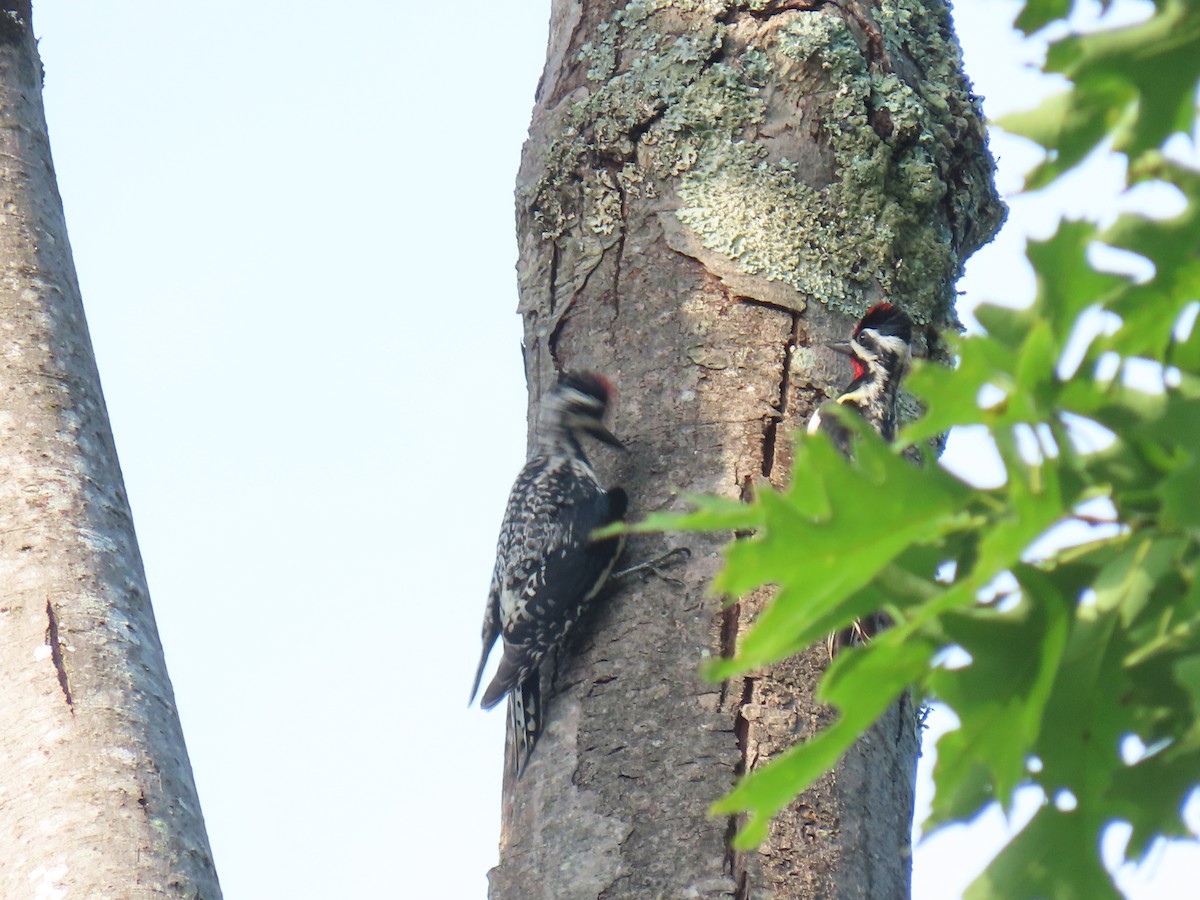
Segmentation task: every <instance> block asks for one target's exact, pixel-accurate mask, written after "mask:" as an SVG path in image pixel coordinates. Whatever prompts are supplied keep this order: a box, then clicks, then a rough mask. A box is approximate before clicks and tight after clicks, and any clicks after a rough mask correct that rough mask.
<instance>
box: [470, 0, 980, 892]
mask: <svg viewBox="0 0 1200 900" xmlns="http://www.w3.org/2000/svg"><path fill="white" fill-rule="evenodd" d="M992 171H993V164H992V160H991V158H990V156H989V155H988V153H987V149H986V143H985V138H984V131H983V126H982V124H981V121H980V116H979V110H978V107H977V104H976V102H975V99H974V98H973V96H972V95H971V93H970V88H969V85H968V83H967V82H966V80H965V79H964V77H963V75H962V73H961V63H960V58H959V49H958V45H957V42H956V40H955V38H954V36H953V32H952V29H951V26H950V22H949V16H948V11H947V8H946V4H945V3H944V2H941V0H910V2H907V3H900V4H898V3H895V2H876V3H869V2H865V0H859V2H856V0H845V2H841V3H832V2H821V0H811V2H803V0H791V2H787V0H783V2H763V0H757V2H745V3H741V4H737V3H732V2H721V0H695V2H686V3H684V2H674V3H669V2H666V0H630V2H627V3H620V2H595V0H587V2H579V0H554V2H553V8H552V13H551V24H550V46H549V56H548V61H547V64H546V69H545V72H544V74H543V76H542V80H541V83H540V84H539V86H538V92H537V103H536V108H535V110H534V115H533V123H532V127H531V130H530V137H529V141H528V143H527V144H526V147H525V151H524V156H523V160H522V166H521V172H520V176H519V180H518V189H517V200H518V202H517V210H518V213H517V219H518V232H519V239H520V246H521V255H520V261H519V263H518V272H519V278H520V290H521V310H520V311H521V313H522V314H523V316H524V321H525V355H526V368H527V375H528V379H529V383H530V394H531V403H536V400H537V398H538V397H539V396H540V395H541V394H542V393H543V392H544V391H545V390H546V389H547V388H548V387H549V386H551V385H552V384H553V382H554V378H555V375H556V373H557V372H559V371H562V370H565V369H596V370H598V371H600V372H603V373H604V374H605V375H607V376H608V377H609V378H610V379H611V380H612V381H613V382H614V384H615V385H616V387H617V390H618V393H619V397H618V400H617V403H616V409H615V415H614V420H613V426H614V431H615V432H616V433H617V434H618V435H619V436H621V437H622V438H623V439H624V440H625V441H626V442H627V444H628V446H629V449H630V450H631V452H630V453H628V454H626V455H623V456H618V455H616V454H613V453H610V452H608V451H602V452H603V455H602V456H601V457H600V458H599V459H598V460H597V463H598V465H597V468H598V470H599V471H600V472H601V474H602V478H603V479H604V480H605V481H606V483H608V484H621V485H623V486H625V487H626V488H627V489H628V491H629V494H630V497H631V501H632V508H631V518H633V519H638V518H641V517H643V516H644V515H645V514H647V513H649V512H651V511H655V510H660V509H667V508H671V509H674V508H682V507H683V505H684V503H683V500H682V496H683V495H685V494H688V493H697V492H705V493H715V494H723V495H726V496H730V497H739V496H745V495H746V493H747V492H748V491H749V490H751V489H752V487H753V485H754V483H755V482H756V481H757V480H759V479H763V478H765V479H767V480H769V481H770V482H771V483H773V484H776V485H779V484H782V483H783V482H784V480H785V479H786V477H787V473H788V470H789V468H790V464H791V458H792V453H791V447H790V440H791V435H792V434H793V432H795V431H796V430H797V429H798V428H799V427H801V426H802V424H803V423H804V421H805V420H806V419H807V418H808V416H809V415H810V414H811V412H812V410H813V409H814V408H815V407H816V406H817V405H818V404H819V403H820V402H822V401H823V400H824V399H825V398H826V397H827V396H829V395H830V394H831V393H834V392H836V391H837V390H838V389H839V388H841V387H842V386H844V385H845V384H846V382H847V381H848V380H849V378H850V373H849V371H848V370H847V368H846V366H845V362H844V360H842V359H840V358H839V357H838V356H837V355H836V354H834V353H833V352H831V351H828V350H826V349H825V347H824V344H825V343H826V342H828V341H830V340H844V339H845V338H846V337H847V336H848V335H849V332H850V329H851V327H852V323H853V321H854V319H855V318H856V317H857V316H859V315H860V314H861V313H862V312H863V311H864V310H865V309H866V308H867V307H868V306H870V305H871V304H873V303H875V302H877V301H879V300H882V299H885V298H886V299H889V300H891V301H892V302H895V303H897V304H898V305H900V306H902V307H903V308H904V309H906V310H907V311H908V312H909V313H910V314H911V315H912V317H913V318H914V320H915V321H916V322H917V323H918V330H919V331H920V332H921V335H920V337H919V339H918V341H919V349H925V350H926V351H927V352H929V353H931V354H934V355H937V354H938V353H939V352H941V351H940V348H939V347H938V346H937V344H936V333H937V329H941V328H945V327H947V326H953V325H954V324H955V316H954V312H953V308H952V301H953V295H954V283H955V280H956V279H957V277H958V275H959V274H960V272H961V266H962V261H963V260H964V259H965V257H966V256H967V255H969V254H970V253H971V252H972V251H973V250H974V249H975V248H976V247H978V246H979V245H980V244H981V243H983V242H984V241H986V240H988V239H990V237H991V235H992V234H993V233H994V231H995V229H996V228H998V226H999V223H1000V220H1001V218H1002V207H1001V205H1000V203H999V201H998V199H997V197H996V194H995V190H994V187H993V183H992ZM728 537H732V536H724V537H722V536H710V535H702V536H694V535H686V536H679V535H667V536H663V537H659V538H643V539H636V540H633V541H631V542H630V545H629V548H628V550H627V551H626V555H625V560H626V563H633V562H637V561H639V560H643V559H646V558H649V557H650V556H652V555H654V554H657V553H660V552H662V551H664V550H665V549H667V548H668V547H670V546H674V545H679V544H685V545H687V546H689V547H690V548H691V550H692V556H691V558H690V560H689V562H688V563H687V564H686V565H683V566H679V567H676V568H674V569H672V570H671V571H670V572H669V573H668V574H670V575H671V576H673V577H677V578H678V579H679V583H672V582H671V581H669V580H667V579H664V578H661V577H657V576H644V577H643V576H635V577H634V578H632V579H630V580H628V581H623V582H619V583H616V584H614V585H613V586H612V588H611V590H609V591H608V594H607V599H606V600H605V601H604V602H603V603H602V604H601V605H600V607H599V608H598V609H597V610H596V612H595V614H594V615H593V616H592V617H591V619H590V620H587V619H585V621H584V622H581V623H580V626H579V629H578V634H577V637H576V639H575V642H574V646H573V648H572V653H571V654H569V658H568V659H565V660H563V661H562V662H561V663H560V666H559V672H558V689H557V692H556V694H555V695H554V696H552V697H550V698H549V699H548V701H547V713H546V716H547V728H546V734H545V735H544V737H543V738H542V741H541V743H540V744H539V745H538V748H537V751H536V752H535V753H534V755H533V758H532V761H531V763H530V765H529V768H528V770H527V771H526V773H525V775H524V776H523V777H522V778H521V779H520V780H519V781H516V782H513V781H512V780H511V778H510V779H509V780H508V781H507V782H506V784H505V790H504V818H503V832H502V836H501V862H500V865H499V866H498V867H497V868H496V869H495V870H493V872H492V873H491V890H490V896H491V897H493V898H502V900H517V898H530V897H545V898H597V897H603V898H648V897H672V898H673V897H697V898H707V897H739V898H745V897H805V898H813V897H871V898H893V897H897V898H898V897H906V896H908V891H909V887H908V886H909V874H910V858H909V835H910V831H911V816H912V791H913V777H914V771H915V760H916V753H917V748H918V739H917V725H916V721H915V716H914V711H913V709H912V705H911V703H907V702H905V703H900V704H898V705H897V706H896V708H894V709H893V710H891V711H890V712H889V713H888V715H887V716H886V717H885V719H884V721H882V722H881V723H879V724H878V725H877V726H876V727H875V729H874V730H873V731H872V732H871V733H870V734H869V735H868V736H867V737H866V738H864V740H863V741H862V742H860V744H859V746H858V747H856V748H855V750H854V751H853V752H852V753H851V754H849V755H848V757H847V759H846V760H844V761H843V763H842V764H841V766H840V767H839V769H838V770H837V771H836V772H835V773H834V774H833V775H832V776H829V777H827V778H825V779H824V780H822V781H821V782H820V783H818V784H817V785H816V786H814V787H813V788H812V789H811V790H809V791H807V792H806V793H805V794H803V795H802V796H801V797H799V798H798V799H797V800H796V801H795V802H794V803H793V804H792V805H791V806H790V807H789V808H788V809H787V810H786V811H785V812H784V813H783V814H782V815H781V816H780V817H779V818H778V819H777V820H776V822H775V823H774V825H773V826H772V829H771V834H770V837H769V839H768V840H767V842H766V843H765V844H764V845H763V846H762V847H760V848H759V849H758V850H755V851H751V852H747V853H741V852H735V851H733V850H732V849H731V847H730V839H731V837H732V835H733V833H734V831H735V830H736V828H737V825H738V822H736V821H729V820H726V821H721V820H715V819H712V818H710V817H709V816H708V814H707V810H708V807H709V805H710V804H711V803H712V802H713V801H714V800H716V799H717V798H718V797H719V796H721V795H722V794H723V793H725V792H726V791H727V790H728V789H729V788H730V787H731V786H732V785H733V783H734V781H735V779H736V778H737V776H738V775H739V774H740V773H742V772H743V771H745V770H747V769H749V768H754V767H756V766H759V765H761V764H763V763H764V762H765V761H767V760H768V759H770V758H771V757H773V756H775V755H777V754H778V753H779V752H781V751H783V750H784V749H786V748H787V747H788V746H790V745H791V744H792V743H793V742H794V741H796V740H800V739H804V738H806V737H808V736H811V735H812V734H814V733H815V732H816V731H817V730H818V729H819V728H820V727H821V726H822V725H823V724H825V723H826V722H828V721H829V719H830V716H831V712H830V711H829V710H827V709H825V708H823V707H821V706H820V705H818V704H816V703H814V702H813V698H812V690H813V687H814V685H815V682H816V680H817V679H818V677H819V676H820V674H821V670H822V668H823V665H824V662H825V657H824V655H825V650H824V648H820V649H814V650H812V651H810V652H809V653H806V654H803V655H801V656H800V657H798V658H796V659H793V660H790V661H788V662H786V663H784V664H781V665H779V666H776V667H773V668H772V669H771V670H770V671H765V672H758V673H755V674H754V675H753V677H748V678H745V679H742V680H740V681H738V682H736V683H726V684H721V685H716V684H707V683H705V682H704V681H702V680H701V679H700V677H699V676H698V674H697V670H698V667H699V665H700V663H701V662H703V660H704V659H705V658H706V657H708V656H711V655H715V654H724V655H729V654H731V653H732V652H733V650H734V647H735V645H736V641H737V639H738V636H739V635H740V634H742V633H743V632H744V631H745V629H746V627H747V625H748V623H749V622H750V621H752V619H753V617H754V615H755V614H756V612H757V611H758V609H759V608H760V607H761V603H762V602H763V599H764V598H762V597H749V598H743V599H742V602H741V603H740V604H738V605H736V606H734V607H732V608H731V609H729V610H727V611H725V612H722V611H721V609H720V605H719V603H718V602H717V601H716V600H715V599H714V598H713V597H711V596H709V595H708V594H707V593H706V588H707V585H708V584H709V582H710V580H711V578H712V576H713V575H714V573H715V572H716V571H717V569H718V567H719V565H720V555H719V551H720V548H721V546H722V543H723V542H724V540H725V539H727V538H728ZM796 552H797V553H798V554H803V553H804V548H803V547H797V548H796Z"/></svg>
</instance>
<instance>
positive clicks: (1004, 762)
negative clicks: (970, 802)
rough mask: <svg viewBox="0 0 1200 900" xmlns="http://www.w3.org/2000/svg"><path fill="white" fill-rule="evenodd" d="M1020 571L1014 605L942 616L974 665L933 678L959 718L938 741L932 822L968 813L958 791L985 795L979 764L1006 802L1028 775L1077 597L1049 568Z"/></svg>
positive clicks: (941, 672)
mask: <svg viewBox="0 0 1200 900" xmlns="http://www.w3.org/2000/svg"><path fill="white" fill-rule="evenodd" d="M1015 572H1016V575H1017V579H1018V581H1019V582H1020V583H1021V584H1022V586H1023V587H1025V588H1026V590H1025V591H1024V592H1023V596H1022V599H1021V601H1020V603H1018V604H1017V605H1016V606H1015V607H1014V608H1013V609H1011V610H1008V611H1006V612H997V611H996V610H994V609H990V608H987V607H983V608H976V609H971V610H962V611H956V612H952V613H949V614H947V616H946V617H945V618H944V619H943V624H944V627H945V630H946V633H947V634H948V636H949V637H950V639H951V640H952V641H953V642H954V643H956V644H957V645H958V646H960V647H961V648H963V649H964V650H965V651H966V652H967V653H969V654H970V655H971V663H970V664H969V665H967V666H964V667H962V668H958V669H953V670H946V669H941V670H938V671H935V672H934V673H933V675H932V676H931V677H930V679H929V684H930V686H931V687H932V688H933V691H934V694H935V695H936V696H937V697H938V699H939V700H941V701H943V702H944V703H946V704H947V705H949V706H950V707H952V708H953V709H954V711H955V713H956V714H957V715H958V718H959V721H960V726H959V728H957V729H956V730H954V731H951V732H948V733H947V734H946V735H944V736H943V737H942V739H941V740H940V741H939V742H938V758H937V766H936V769H935V772H934V779H935V783H936V786H937V791H936V793H935V796H934V805H933V810H932V813H931V815H930V822H931V824H934V825H937V824H941V823H944V822H946V821H949V820H950V819H951V818H954V817H956V816H962V815H963V814H964V810H963V809H962V806H961V804H959V803H956V802H955V801H956V798H957V796H958V794H959V793H960V791H963V790H967V791H973V792H974V793H975V795H976V796H977V797H980V799H983V797H982V796H981V795H980V794H979V793H978V788H977V786H978V780H979V771H980V769H981V768H982V769H984V770H986V772H987V773H988V777H989V780H990V782H991V785H992V789H990V790H989V791H988V792H987V796H989V797H990V796H994V797H996V798H998V799H999V800H1000V801H1001V803H1002V804H1004V805H1005V806H1006V807H1008V806H1009V804H1010V803H1011V798H1012V795H1013V793H1014V791H1015V790H1016V788H1017V787H1018V786H1019V785H1020V784H1022V783H1024V782H1025V781H1027V780H1028V773H1027V772H1026V760H1027V759H1028V757H1029V756H1030V754H1031V753H1032V750H1033V745H1034V742H1035V740H1036V739H1037V736H1038V734H1039V732H1040V731H1041V724H1042V713H1043V710H1044V708H1045V705H1046V702H1047V700H1048V699H1049V696H1050V691H1051V687H1052V685H1053V683H1054V678H1055V675H1056V673H1057V671H1058V665H1059V661H1060V660H1061V659H1062V655H1063V651H1064V649H1065V647H1066V643H1067V631H1068V625H1069V622H1070V618H1071V606H1072V602H1071V599H1069V598H1067V597H1064V595H1063V593H1062V592H1061V591H1060V590H1059V587H1058V586H1057V585H1056V583H1055V578H1054V575H1053V574H1052V573H1042V572H1039V571H1037V570H1036V569H1033V568H1031V567H1029V566H1018V567H1017V568H1016V570H1015ZM971 812H974V811H971ZM968 814H969V813H968Z"/></svg>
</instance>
